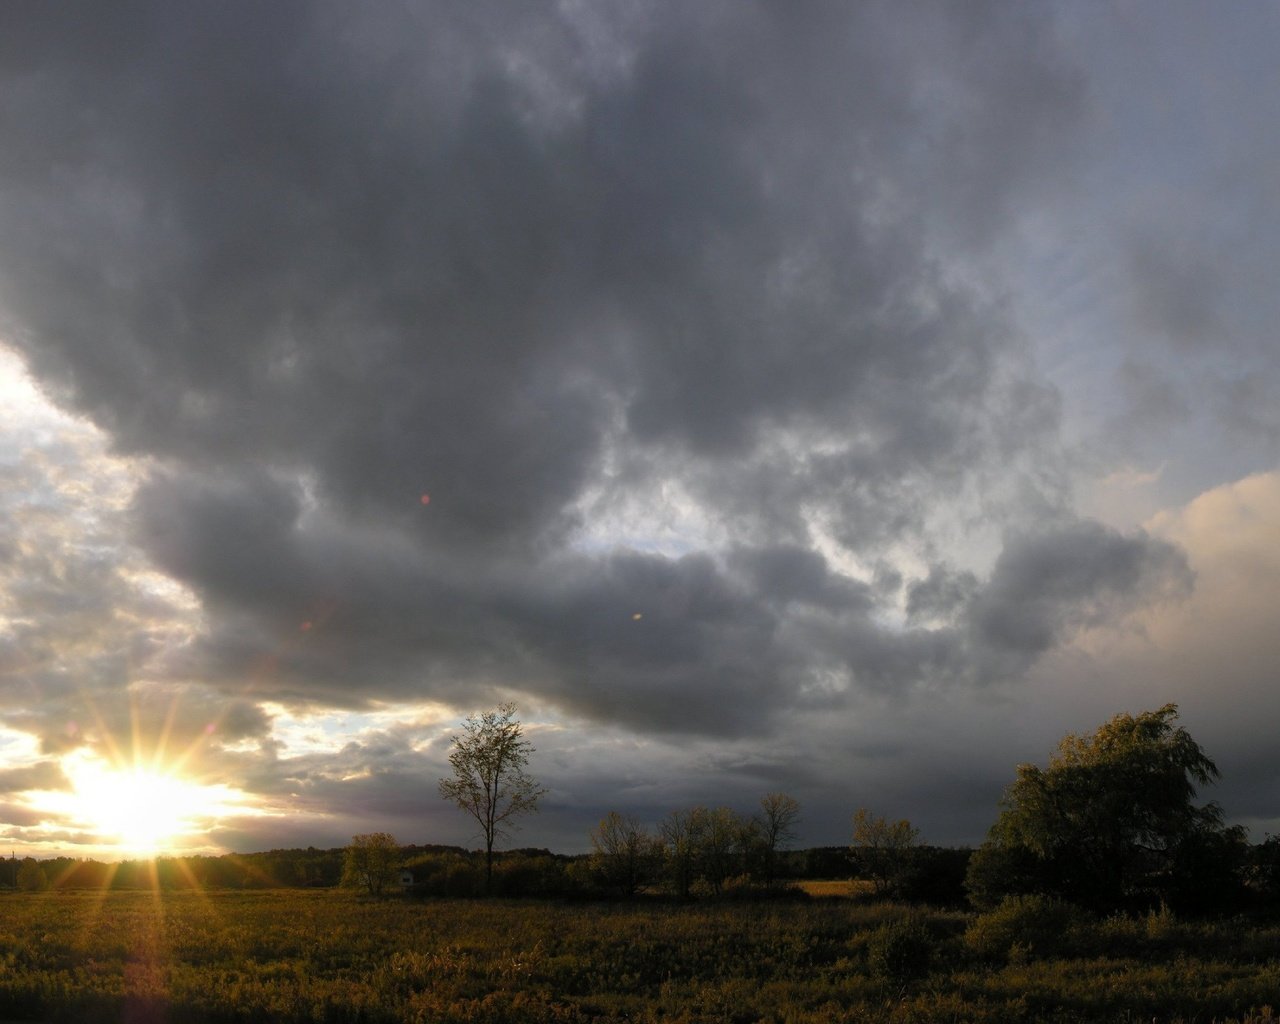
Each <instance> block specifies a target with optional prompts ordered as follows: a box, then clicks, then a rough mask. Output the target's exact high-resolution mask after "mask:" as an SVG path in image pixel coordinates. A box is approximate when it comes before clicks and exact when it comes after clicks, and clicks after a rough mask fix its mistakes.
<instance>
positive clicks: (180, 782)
mask: <svg viewBox="0 0 1280 1024" xmlns="http://www.w3.org/2000/svg"><path fill="white" fill-rule="evenodd" d="M63 767H64V770H65V771H66V773H67V776H68V777H69V779H70V780H71V784H72V788H71V790H70V791H69V792H66V793H63V794H59V796H60V797H61V799H55V800H54V801H51V802H53V803H56V804H61V806H59V807H56V808H51V809H56V810H58V811H61V812H62V813H63V814H64V815H66V817H68V818H70V819H72V820H74V821H75V822H76V823H77V824H78V825H79V826H80V827H81V828H83V829H85V830H86V831H88V832H91V833H93V834H94V836H95V837H96V838H97V839H98V841H99V843H100V844H101V845H103V846H111V847H115V848H116V849H118V850H119V851H120V852H121V853H123V854H126V855H132V856H139V855H141V856H146V855H154V854H159V853H166V852H171V851H176V850H180V849H182V848H184V847H186V846H188V845H190V844H191V843H192V842H193V841H194V840H195V839H196V837H198V836H200V835H201V834H203V833H204V832H206V831H207V830H208V829H209V828H210V827H212V826H213V825H214V824H216V822H217V820H218V819H219V818H220V817H222V816H223V815H225V814H228V813H232V812H240V811H242V810H243V808H241V807H237V806H236V805H237V803H238V801H237V799H236V794H234V793H233V792H232V791H231V790H229V789H228V788H227V787H225V786H207V785H201V784H200V783H197V782H193V781H191V780H189V779H184V778H182V777H181V776H179V775H178V774H176V773H170V772H166V771H163V770H159V769H156V768H149V767H141V766H137V767H123V768H121V767H115V766H112V765H109V764H106V763H104V762H103V761H102V760H100V759H98V758H96V757H94V758H90V757H85V756H72V757H70V758H67V759H66V760H65V761H64V763H63Z"/></svg>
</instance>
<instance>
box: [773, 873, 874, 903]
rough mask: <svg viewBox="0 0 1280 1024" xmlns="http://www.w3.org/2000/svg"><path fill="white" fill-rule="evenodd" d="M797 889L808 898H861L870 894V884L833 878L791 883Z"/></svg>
mask: <svg viewBox="0 0 1280 1024" xmlns="http://www.w3.org/2000/svg"><path fill="white" fill-rule="evenodd" d="M791 884H792V885H794V886H795V887H796V888H797V889H801V890H803V891H804V892H805V893H806V894H807V895H809V896H820V897H823V898H826V899H830V898H831V897H833V896H846V897H853V896H861V895H869V894H870V893H871V883H870V882H864V881H862V880H861V879H852V880H851V879H848V878H833V879H821V880H801V881H799V882H792V883H791Z"/></svg>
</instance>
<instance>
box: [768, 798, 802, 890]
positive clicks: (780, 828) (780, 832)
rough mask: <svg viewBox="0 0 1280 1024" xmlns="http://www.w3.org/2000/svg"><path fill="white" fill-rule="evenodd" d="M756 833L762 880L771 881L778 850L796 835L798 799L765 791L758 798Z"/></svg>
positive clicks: (775, 867)
mask: <svg viewBox="0 0 1280 1024" xmlns="http://www.w3.org/2000/svg"><path fill="white" fill-rule="evenodd" d="M758 820H759V829H758V834H759V838H760V847H761V851H762V852H763V854H764V858H763V859H764V865H763V867H764V880H765V882H767V883H772V882H773V879H774V876H775V875H776V874H777V860H778V851H779V850H781V849H782V848H783V847H785V846H786V845H787V843H790V842H792V841H793V840H794V839H795V837H796V822H797V821H799V820H800V801H798V800H796V799H795V798H794V797H789V796H787V795H786V794H785V793H767V794H765V796H763V797H761V799H760V817H759V819H758Z"/></svg>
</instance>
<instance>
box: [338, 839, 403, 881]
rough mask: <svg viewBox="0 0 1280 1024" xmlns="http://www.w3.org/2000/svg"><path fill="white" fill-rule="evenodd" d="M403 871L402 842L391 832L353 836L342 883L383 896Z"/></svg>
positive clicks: (344, 863)
mask: <svg viewBox="0 0 1280 1024" xmlns="http://www.w3.org/2000/svg"><path fill="white" fill-rule="evenodd" d="M399 873H400V845H399V844H398V843H397V842H396V838H395V836H393V835H391V833H389V832H368V833H364V834H362V835H357V836H352V837H351V845H350V846H348V847H347V849H346V857H345V859H344V862H343V869H342V884H343V885H346V886H350V887H351V888H355V889H364V890H365V891H366V892H368V893H369V895H370V896H381V895H382V894H383V893H384V892H386V890H387V889H388V887H390V886H392V885H394V884H395V881H396V877H397V875H399Z"/></svg>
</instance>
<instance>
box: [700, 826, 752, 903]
mask: <svg viewBox="0 0 1280 1024" xmlns="http://www.w3.org/2000/svg"><path fill="white" fill-rule="evenodd" d="M694 813H695V814H696V815H697V816H698V817H699V819H700V820H699V821H698V822H697V823H696V824H695V830H696V832H697V836H698V843H697V861H698V866H699V867H700V868H701V871H702V878H703V880H704V881H705V882H706V883H707V885H709V886H710V887H711V891H712V892H713V893H715V894H716V895H719V894H720V892H721V890H722V889H723V888H724V883H725V879H727V878H729V877H730V875H732V874H733V864H734V854H735V853H736V852H737V850H738V848H739V846H740V845H741V843H742V839H743V823H742V819H741V818H739V817H738V815H737V814H735V813H734V812H733V811H732V810H731V809H730V808H728V807H714V808H712V809H710V810H708V809H707V808H705V807H699V808H696V809H695V811H694Z"/></svg>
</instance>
